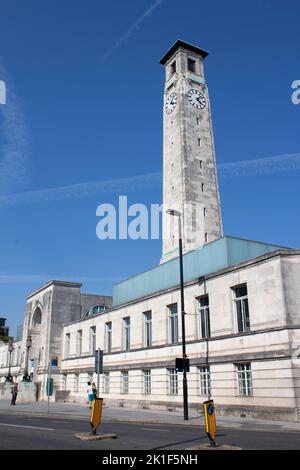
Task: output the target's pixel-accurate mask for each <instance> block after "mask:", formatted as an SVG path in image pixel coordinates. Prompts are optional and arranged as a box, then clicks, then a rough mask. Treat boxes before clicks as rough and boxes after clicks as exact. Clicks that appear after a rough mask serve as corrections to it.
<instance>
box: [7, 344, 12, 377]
mask: <svg viewBox="0 0 300 470" xmlns="http://www.w3.org/2000/svg"><path fill="white" fill-rule="evenodd" d="M11 353H12V351H9V364H8V377H9V378H10V377H11V375H10V367H11Z"/></svg>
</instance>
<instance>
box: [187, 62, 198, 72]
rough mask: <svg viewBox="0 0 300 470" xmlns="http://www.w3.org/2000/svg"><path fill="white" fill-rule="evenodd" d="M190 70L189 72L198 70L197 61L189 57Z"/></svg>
mask: <svg viewBox="0 0 300 470" xmlns="http://www.w3.org/2000/svg"><path fill="white" fill-rule="evenodd" d="M188 71H189V72H193V73H195V72H196V62H195V61H194V60H193V59H188Z"/></svg>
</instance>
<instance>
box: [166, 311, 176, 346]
mask: <svg viewBox="0 0 300 470" xmlns="http://www.w3.org/2000/svg"><path fill="white" fill-rule="evenodd" d="M168 309H169V335H170V342H171V343H172V344H175V343H178V312H177V304H172V305H169V306H168Z"/></svg>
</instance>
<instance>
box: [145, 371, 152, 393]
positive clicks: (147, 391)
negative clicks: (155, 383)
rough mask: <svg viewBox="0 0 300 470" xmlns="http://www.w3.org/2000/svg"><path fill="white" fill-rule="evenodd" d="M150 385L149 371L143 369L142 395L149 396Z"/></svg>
mask: <svg viewBox="0 0 300 470" xmlns="http://www.w3.org/2000/svg"><path fill="white" fill-rule="evenodd" d="M151 391H152V383H151V369H143V394H144V395H151Z"/></svg>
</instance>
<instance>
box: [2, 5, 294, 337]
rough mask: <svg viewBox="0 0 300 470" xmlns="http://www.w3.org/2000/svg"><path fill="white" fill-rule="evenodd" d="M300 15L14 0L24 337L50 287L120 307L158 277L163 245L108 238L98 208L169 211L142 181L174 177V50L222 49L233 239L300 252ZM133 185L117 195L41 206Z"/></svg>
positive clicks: (10, 41)
mask: <svg viewBox="0 0 300 470" xmlns="http://www.w3.org/2000/svg"><path fill="white" fill-rule="evenodd" d="M299 15H300V3H299V2H298V1H297V0H295V1H293V0H285V1H281V0H272V1H271V0H264V1H261V0H251V1H243V2H241V1H233V0H228V1H227V2H223V1H221V0H211V1H210V2H202V1H199V0H186V1H185V2H182V1H180V0H163V1H159V0H157V1H155V0H131V1H124V0H122V1H121V0H118V1H117V0H116V1H110V2H104V1H101V0H85V1H84V2H83V1H79V0H75V1H74V0H72V1H71V0H60V1H58V0H52V1H49V0H43V2H40V1H38V0H27V1H26V2H23V1H22V0H1V2H0V18H1V20H0V22H1V27H0V80H5V81H6V83H7V87H8V96H7V105H5V106H0V220H1V230H0V242H1V244H0V314H1V315H4V316H6V317H7V318H8V323H9V324H10V325H11V326H12V333H15V327H16V325H17V324H19V323H21V322H22V319H23V314H24V306H25V295H26V294H28V293H30V292H31V291H33V290H35V289H36V288H38V287H39V286H41V285H42V284H43V283H45V282H47V280H50V279H53V278H56V279H69V280H82V281H83V283H84V286H83V291H84V292H97V293H103V294H110V293H111V290H112V285H113V284H114V283H115V282H117V281H118V280H120V279H123V278H125V277H127V276H130V275H132V274H134V273H136V272H139V271H141V270H145V269H146V268H148V267H151V266H153V265H155V264H157V263H158V261H159V258H160V254H161V242H160V241H158V240H147V241H146V240H138V241H132V240H127V241H126V240H119V241H116V240H110V241H100V240H99V239H97V237H96V224H97V221H98V219H97V217H96V208H97V206H98V205H99V204H101V203H103V202H111V203H116V201H117V199H118V195H119V194H128V197H129V203H135V202H143V203H145V204H150V203H159V202H161V184H160V178H159V177H155V178H154V180H153V181H154V182H153V184H149V183H147V184H145V185H143V184H136V183H135V184H133V182H132V180H131V179H130V178H131V177H133V176H138V175H141V174H148V173H155V174H157V173H159V172H160V171H161V168H162V90H163V84H164V70H163V67H162V66H161V65H159V64H158V60H159V59H160V57H161V56H162V55H163V54H164V52H165V51H166V50H167V49H168V48H169V47H170V45H171V44H172V43H173V42H174V41H175V40H176V39H177V38H181V39H183V40H185V41H187V42H191V43H193V44H195V45H198V46H199V47H202V48H204V49H207V50H209V51H210V56H209V57H208V58H207V59H206V64H205V65H206V78H207V82H208V86H209V91H210V98H211V103H212V111H213V125H214V134H215V144H216V154H217V162H218V164H219V166H220V192H221V203H222V213H223V223H224V231H225V233H226V234H230V235H235V236H240V237H245V238H250V239H256V240H261V241H269V242H272V243H277V244H282V245H286V246H292V247H299V245H300V242H299V235H300V222H299V217H298V206H299V177H300V142H299V123H300V105H299V106H296V105H294V104H292V102H291V93H292V90H291V84H292V82H293V81H294V80H297V79H298V80H299V79H300V40H299V39H300V38H299ZM291 154H292V155H293V157H289V155H291ZM282 155H283V156H285V157H281V156H282ZM277 156H279V158H275V159H271V160H264V162H267V164H266V163H263V164H261V163H260V162H255V160H257V159H265V158H269V157H277ZM249 160H250V161H253V164H252V165H251V162H250V164H249ZM241 161H246V162H248V163H246V164H245V166H243V165H241V164H240V163H239V165H238V166H237V167H236V168H238V169H239V171H236V168H235V171H234V169H231V167H230V166H226V165H227V164H228V163H229V162H241ZM226 168H227V170H226ZM243 168H244V170H243ZM249 168H250V170H249ZM247 169H248V170H247ZM122 178H129V179H128V180H124V182H123V183H122V185H121V187H120V189H119V191H118V188H119V186H120V185H119V184H117V183H114V185H113V188H114V189H113V191H110V190H109V189H107V188H109V187H110V186H109V184H104V185H103V188H102V190H100V191H98V192H97V191H96V192H93V191H92V190H91V186H87V189H86V191H85V194H83V191H82V189H81V190H79V189H78V188H77V189H76V188H75V189H72V190H70V189H68V188H67V189H63V190H62V189H60V190H58V193H57V192H55V195H54V196H53V193H50V195H49V193H48V192H46V193H41V192H37V191H40V190H45V189H48V188H61V187H65V186H70V185H77V184H80V183H91V182H95V181H102V180H103V181H106V180H111V179H122ZM16 193H22V194H21V195H19V196H16ZM23 193H26V194H23ZM51 194H52V195H51Z"/></svg>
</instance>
